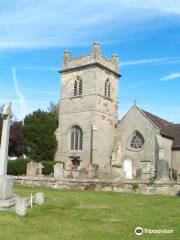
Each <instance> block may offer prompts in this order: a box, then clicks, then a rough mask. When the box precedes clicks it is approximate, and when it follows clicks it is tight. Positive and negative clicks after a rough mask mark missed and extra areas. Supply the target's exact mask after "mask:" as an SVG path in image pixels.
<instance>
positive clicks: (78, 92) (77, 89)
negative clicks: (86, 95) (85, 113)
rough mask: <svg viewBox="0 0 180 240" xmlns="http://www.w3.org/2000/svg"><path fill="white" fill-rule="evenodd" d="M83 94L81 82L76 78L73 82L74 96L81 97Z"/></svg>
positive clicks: (78, 77)
mask: <svg viewBox="0 0 180 240" xmlns="http://www.w3.org/2000/svg"><path fill="white" fill-rule="evenodd" d="M82 92H83V82H82V79H81V78H80V76H77V78H76V80H75V81H74V96H78V95H82Z"/></svg>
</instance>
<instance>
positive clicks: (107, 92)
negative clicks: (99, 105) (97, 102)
mask: <svg viewBox="0 0 180 240" xmlns="http://www.w3.org/2000/svg"><path fill="white" fill-rule="evenodd" d="M104 95H105V97H106V98H109V99H110V98H111V83H110V81H109V79H107V80H106V82H105V89H104Z"/></svg>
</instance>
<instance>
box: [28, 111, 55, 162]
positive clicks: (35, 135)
mask: <svg viewBox="0 0 180 240" xmlns="http://www.w3.org/2000/svg"><path fill="white" fill-rule="evenodd" d="M56 128H57V121H56V118H55V117H54V115H53V114H51V112H45V111H41V110H37V111H34V112H33V113H32V114H29V115H27V116H26V117H25V119H24V126H23V133H24V137H25V145H26V151H27V154H28V156H29V157H30V158H32V159H33V160H37V161H41V160H53V159H54V154H55V151H56V146H57V141H56V137H55V130H56Z"/></svg>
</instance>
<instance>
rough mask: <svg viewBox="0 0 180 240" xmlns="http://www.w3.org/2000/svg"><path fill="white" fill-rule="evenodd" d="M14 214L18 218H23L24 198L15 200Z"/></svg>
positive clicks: (25, 212)
mask: <svg viewBox="0 0 180 240" xmlns="http://www.w3.org/2000/svg"><path fill="white" fill-rule="evenodd" d="M15 212H16V213H17V214H18V215H20V216H25V215H26V214H27V199H26V198H19V197H18V198H16V204H15Z"/></svg>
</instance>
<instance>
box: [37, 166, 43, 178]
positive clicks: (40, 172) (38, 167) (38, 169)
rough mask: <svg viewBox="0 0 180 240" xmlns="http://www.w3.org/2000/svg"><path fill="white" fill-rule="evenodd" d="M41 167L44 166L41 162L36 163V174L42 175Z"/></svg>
mask: <svg viewBox="0 0 180 240" xmlns="http://www.w3.org/2000/svg"><path fill="white" fill-rule="evenodd" d="M43 168H44V166H43V165H42V163H37V169H36V175H38V176H42V170H43Z"/></svg>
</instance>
